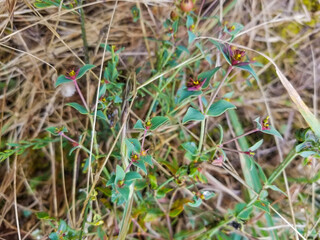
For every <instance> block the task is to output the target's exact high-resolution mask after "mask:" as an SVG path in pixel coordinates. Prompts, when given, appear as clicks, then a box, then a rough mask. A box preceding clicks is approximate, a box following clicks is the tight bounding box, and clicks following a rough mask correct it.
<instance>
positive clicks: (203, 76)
mask: <svg viewBox="0 0 320 240" xmlns="http://www.w3.org/2000/svg"><path fill="white" fill-rule="evenodd" d="M220 68H221V67H216V68H214V69H211V70H209V71H206V72H202V73H200V74H199V75H198V79H199V80H201V79H206V82H205V83H204V84H203V86H202V88H206V87H208V85H209V83H210V80H211V78H212V77H213V75H214V74H215V73H216V72H217V71H218V70H219V69H220Z"/></svg>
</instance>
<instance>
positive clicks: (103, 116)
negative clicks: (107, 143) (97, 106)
mask: <svg viewBox="0 0 320 240" xmlns="http://www.w3.org/2000/svg"><path fill="white" fill-rule="evenodd" d="M97 117H98V118H101V119H102V120H105V121H108V119H107V117H106V115H104V114H103V112H102V111H101V110H98V111H97Z"/></svg>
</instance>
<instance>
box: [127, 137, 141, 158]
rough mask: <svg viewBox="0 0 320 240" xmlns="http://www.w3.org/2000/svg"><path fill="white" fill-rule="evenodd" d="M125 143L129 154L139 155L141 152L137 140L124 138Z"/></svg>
mask: <svg viewBox="0 0 320 240" xmlns="http://www.w3.org/2000/svg"><path fill="white" fill-rule="evenodd" d="M125 143H126V145H127V148H128V151H129V154H131V153H132V152H135V153H139V152H140V150H141V145H140V142H139V140H138V139H135V138H126V139H125Z"/></svg>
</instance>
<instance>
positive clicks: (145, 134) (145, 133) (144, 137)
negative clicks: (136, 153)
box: [141, 129, 148, 152]
mask: <svg viewBox="0 0 320 240" xmlns="http://www.w3.org/2000/svg"><path fill="white" fill-rule="evenodd" d="M147 131H148V130H147V129H145V130H144V134H143V139H142V143H141V152H142V151H143V146H144V140H145V139H146V136H147Z"/></svg>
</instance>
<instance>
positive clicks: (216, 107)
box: [208, 100, 237, 117]
mask: <svg viewBox="0 0 320 240" xmlns="http://www.w3.org/2000/svg"><path fill="white" fill-rule="evenodd" d="M235 108H237V107H236V106H235V105H233V104H232V103H230V102H228V101H226V100H219V101H218V102H215V103H213V104H212V105H211V107H210V108H209V111H208V115H209V116H213V117H217V116H220V115H221V114H223V113H224V112H225V111H227V110H229V109H235Z"/></svg>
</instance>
